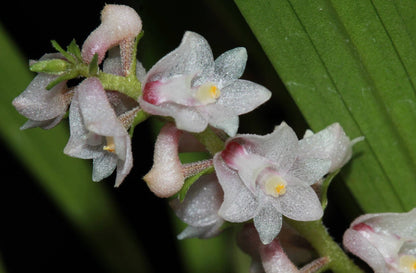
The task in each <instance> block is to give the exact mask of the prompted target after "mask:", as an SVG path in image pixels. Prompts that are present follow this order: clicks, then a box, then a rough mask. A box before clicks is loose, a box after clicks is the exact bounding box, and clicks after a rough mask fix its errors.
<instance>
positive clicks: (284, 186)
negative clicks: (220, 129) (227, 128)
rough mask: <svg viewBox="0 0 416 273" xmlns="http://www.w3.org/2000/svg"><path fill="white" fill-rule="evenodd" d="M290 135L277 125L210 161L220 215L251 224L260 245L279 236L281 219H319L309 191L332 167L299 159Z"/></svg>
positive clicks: (239, 139)
mask: <svg viewBox="0 0 416 273" xmlns="http://www.w3.org/2000/svg"><path fill="white" fill-rule="evenodd" d="M299 146H300V145H299V141H298V138H297V137H296V134H295V132H294V131H293V130H292V129H291V128H290V127H289V126H288V125H287V124H286V123H282V124H281V125H280V126H278V127H276V128H275V130H274V131H273V132H272V133H271V134H269V135H265V136H258V135H237V136H236V137H234V138H230V139H229V140H228V141H227V142H226V147H225V149H224V150H223V151H222V152H219V153H217V154H216V155H215V156H214V167H215V170H216V173H217V176H218V180H219V183H220V184H221V186H222V188H223V190H224V203H223V204H222V206H221V208H220V210H219V215H220V216H221V217H222V218H224V219H225V220H227V221H230V222H245V221H247V220H250V219H253V220H254V225H255V227H256V229H257V230H258V232H259V236H260V239H261V241H262V242H263V244H268V243H270V242H272V240H273V239H274V238H275V237H276V236H277V234H278V233H279V231H280V229H281V226H282V215H284V216H286V217H288V218H291V219H293V220H297V221H314V220H318V219H320V218H321V217H322V214H323V210H322V207H321V204H320V201H319V199H318V196H317V195H316V193H315V192H314V191H313V189H312V188H311V187H310V186H311V185H312V184H314V183H315V182H317V181H318V180H319V179H321V178H322V177H323V176H324V175H325V174H327V173H328V170H329V168H330V165H331V161H330V160H329V159H322V158H312V157H309V156H308V157H302V155H303V153H299Z"/></svg>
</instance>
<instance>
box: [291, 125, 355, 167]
mask: <svg viewBox="0 0 416 273" xmlns="http://www.w3.org/2000/svg"><path fill="white" fill-rule="evenodd" d="M307 135H309V136H307V137H304V138H303V139H301V140H300V141H299V153H300V157H311V158H327V159H329V160H331V166H330V169H329V172H334V171H336V170H337V169H339V168H341V167H342V166H343V165H344V164H345V163H346V162H348V160H350V158H351V155H352V149H351V147H352V142H351V140H350V139H349V137H347V135H346V134H345V132H344V130H343V129H342V127H341V126H340V125H339V123H334V124H332V125H330V126H328V127H327V128H325V129H323V130H322V131H319V132H318V133H316V134H312V135H310V134H309V133H308V134H307Z"/></svg>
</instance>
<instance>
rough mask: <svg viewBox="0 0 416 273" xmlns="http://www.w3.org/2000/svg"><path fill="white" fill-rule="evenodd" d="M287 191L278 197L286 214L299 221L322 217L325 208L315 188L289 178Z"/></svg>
mask: <svg viewBox="0 0 416 273" xmlns="http://www.w3.org/2000/svg"><path fill="white" fill-rule="evenodd" d="M288 183H290V184H288V186H287V187H286V193H285V194H283V195H282V196H279V197H278V200H279V203H280V209H281V212H282V214H283V215H284V216H286V217H288V218H290V219H293V220H297V221H315V220H318V219H320V218H321V217H322V215H323V210H322V206H321V203H320V202H319V199H318V196H317V195H316V193H315V192H314V190H313V189H312V188H311V187H309V186H307V185H306V186H305V185H302V184H300V183H299V184H298V183H297V184H293V179H291V181H290V180H288Z"/></svg>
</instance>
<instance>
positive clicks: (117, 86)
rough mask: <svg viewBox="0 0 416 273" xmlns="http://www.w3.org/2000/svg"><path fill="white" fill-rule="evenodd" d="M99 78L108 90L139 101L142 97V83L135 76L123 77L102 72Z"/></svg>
mask: <svg viewBox="0 0 416 273" xmlns="http://www.w3.org/2000/svg"><path fill="white" fill-rule="evenodd" d="M98 78H99V79H100V81H101V83H102V84H103V86H104V89H106V90H116V91H119V92H121V93H124V94H126V95H127V96H130V97H132V98H133V99H137V98H138V97H139V96H140V95H141V83H140V81H139V80H138V79H137V78H136V76H135V75H133V76H132V75H130V76H128V77H123V76H117V75H113V74H108V73H104V72H100V73H98Z"/></svg>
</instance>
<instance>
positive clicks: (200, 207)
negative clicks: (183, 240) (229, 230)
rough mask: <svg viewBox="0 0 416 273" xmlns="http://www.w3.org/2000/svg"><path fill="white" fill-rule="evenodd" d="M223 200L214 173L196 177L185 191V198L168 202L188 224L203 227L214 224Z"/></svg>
mask: <svg viewBox="0 0 416 273" xmlns="http://www.w3.org/2000/svg"><path fill="white" fill-rule="evenodd" d="M222 201H223V192H222V189H221V186H220V184H219V183H218V180H217V178H216V176H215V174H210V175H205V176H202V177H201V178H200V179H198V180H197V181H196V182H195V183H194V184H192V186H191V188H190V189H189V190H188V192H187V193H186V197H185V200H183V201H182V202H180V201H179V200H178V199H174V200H172V202H170V205H171V207H172V208H173V210H174V211H175V213H176V215H177V216H178V217H179V218H180V219H181V220H182V221H183V222H185V223H187V224H188V225H191V226H194V227H204V226H209V225H212V224H215V223H216V222H217V221H218V220H219V219H220V217H219V216H218V213H217V212H218V210H219V208H220V206H221V204H222Z"/></svg>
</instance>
